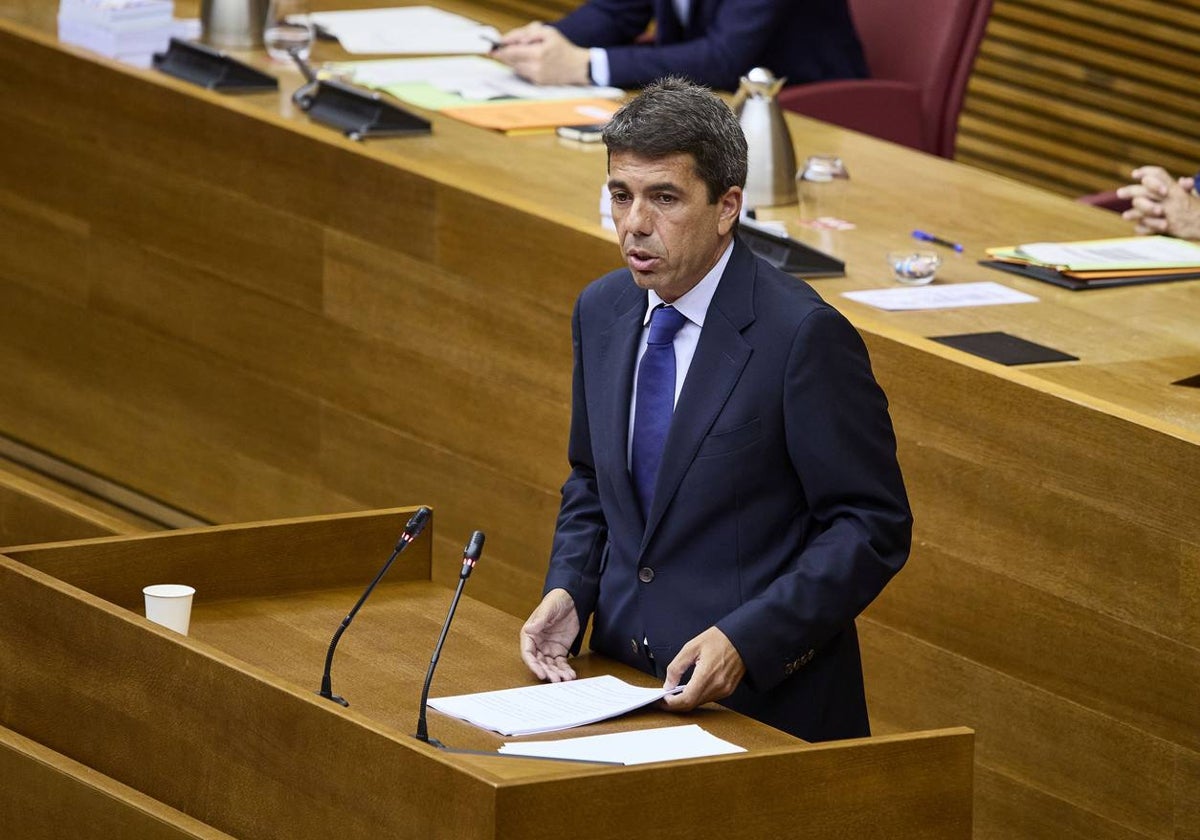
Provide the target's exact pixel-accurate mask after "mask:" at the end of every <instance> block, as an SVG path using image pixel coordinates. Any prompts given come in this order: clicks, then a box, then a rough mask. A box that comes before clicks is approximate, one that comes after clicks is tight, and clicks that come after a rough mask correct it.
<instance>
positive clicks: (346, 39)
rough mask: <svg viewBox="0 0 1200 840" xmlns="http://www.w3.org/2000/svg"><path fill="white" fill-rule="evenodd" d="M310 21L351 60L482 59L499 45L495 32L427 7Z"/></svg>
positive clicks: (363, 11)
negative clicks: (353, 57)
mask: <svg viewBox="0 0 1200 840" xmlns="http://www.w3.org/2000/svg"><path fill="white" fill-rule="evenodd" d="M312 22H313V25H314V26H316V27H318V28H319V29H321V30H322V31H323V32H324V33H326V34H328V35H332V36H333V37H335V38H337V39H338V41H339V42H341V45H342V47H343V48H344V49H345V50H346V52H348V53H353V54H355V55H359V54H391V55H471V54H485V53H488V52H491V49H492V46H493V45H494V44H495V43H496V42H497V41H499V40H500V33H499V32H497V31H496V28H495V27H493V26H484V25H483V24H482V23H478V22H476V21H473V20H471V19H470V18H465V17H463V16H462V15H456V14H453V13H451V12H444V11H442V10H441V9H435V8H433V7H432V6H403V7H399V8H391V9H357V10H354V11H348V12H317V13H315V14H313V15H312Z"/></svg>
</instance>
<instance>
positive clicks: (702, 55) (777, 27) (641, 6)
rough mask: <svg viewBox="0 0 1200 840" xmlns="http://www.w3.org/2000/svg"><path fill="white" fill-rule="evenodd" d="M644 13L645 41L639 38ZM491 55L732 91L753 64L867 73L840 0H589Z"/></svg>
mask: <svg viewBox="0 0 1200 840" xmlns="http://www.w3.org/2000/svg"><path fill="white" fill-rule="evenodd" d="M651 21H653V22H654V40H653V42H652V43H640V42H638V39H639V36H641V35H642V34H643V33H644V32H645V31H646V29H647V27H648V26H649V24H650V22H651ZM492 57H493V58H496V59H497V60H499V61H502V62H504V63H505V64H507V65H509V66H510V67H512V68H513V69H514V70H516V71H517V73H518V74H519V75H521V76H523V77H524V78H526V79H528V80H529V81H531V82H535V83H537V84H540V85H563V84H571V85H575V84H579V85H585V84H598V85H613V86H615V87H621V88H631V87H641V86H643V85H645V84H648V83H649V82H652V81H654V80H655V79H658V78H661V77H663V76H668V75H675V76H683V77H686V78H687V79H689V80H691V81H692V82H695V83H697V84H701V85H706V86H708V87H712V88H718V89H720V90H736V89H737V87H738V80H739V78H740V77H741V76H743V75H745V74H746V73H747V72H748V71H749V70H750V69H751V68H754V67H766V68H767V69H769V70H770V71H771V72H772V73H774V74H775V75H776V76H786V77H787V80H788V83H789V84H799V83H801V82H812V81H816V80H818V79H851V78H865V77H866V76H867V75H868V74H867V65H866V60H865V59H864V58H863V52H862V45H861V44H860V43H859V41H858V35H857V34H856V33H855V31H854V24H853V23H852V21H851V19H850V11H849V9H848V8H847V6H846V0H587V2H585V3H584V4H583V5H581V6H580V7H579V8H578V9H576V10H575V11H573V12H571V14H569V15H567V16H566V17H565V18H563V19H562V20H560V21H558V22H557V23H555V24H552V25H547V24H542V23H530V24H528V25H526V26H522V27H520V28H519V29H514V30H513V31H512V32H509V33H507V34H506V35H505V36H504V37H503V38H502V39H501V41H500V45H499V47H497V48H496V49H495V50H494V51H493V52H492Z"/></svg>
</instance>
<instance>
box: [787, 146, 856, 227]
mask: <svg viewBox="0 0 1200 840" xmlns="http://www.w3.org/2000/svg"><path fill="white" fill-rule="evenodd" d="M849 185H850V173H849V172H847V171H846V165H845V164H844V163H842V159H841V158H840V157H838V156H837V155H811V156H810V157H809V158H808V160H806V161H805V162H804V166H803V167H802V168H801V169H800V171H799V172H797V173H796V188H797V192H798V193H799V197H800V217H801V218H802V219H804V220H805V221H812V220H814V219H818V218H821V217H823V216H832V217H839V216H841V214H842V205H843V204H844V203H845V199H846V188H847V187H848V186H849Z"/></svg>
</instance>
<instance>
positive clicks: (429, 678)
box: [417, 572, 469, 749]
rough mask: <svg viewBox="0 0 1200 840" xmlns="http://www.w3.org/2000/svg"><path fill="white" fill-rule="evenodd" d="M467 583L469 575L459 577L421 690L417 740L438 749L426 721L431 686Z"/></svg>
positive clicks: (437, 744) (438, 745) (440, 745)
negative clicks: (431, 737)
mask: <svg viewBox="0 0 1200 840" xmlns="http://www.w3.org/2000/svg"><path fill="white" fill-rule="evenodd" d="M468 573H469V572H468ZM466 583H467V574H466V573H464V574H461V575H459V578H458V587H457V588H456V589H455V590H454V599H453V600H451V601H450V610H449V612H447V613H446V623H445V624H443V625H442V634H441V635H440V636H438V640H437V645H436V646H434V648H433V656H431V657H430V658H429V670H428V671H427V672H426V673H425V687H424V688H423V689H422V690H421V716H420V717H419V718H418V719H417V740H419V741H424V742H425V743H426V744H433V745H434V746H436V747H442V744H441V743H440V742H439V741H437V740H436V739H435V740H430V738H429V728H428V725H427V723H426V720H425V713H426V709H427V708H428V706H429V686H430V685H431V684H432V683H433V672H434V669H436V668H437V663H438V658H439V657H440V656H441V655H442V645H443V644H445V642H446V635H447V634H448V633H449V632H450V622H452V621H454V611H455V610H456V609H458V599H459V598H461V597H462V593H463V587H464V586H466ZM442 749H445V747H442Z"/></svg>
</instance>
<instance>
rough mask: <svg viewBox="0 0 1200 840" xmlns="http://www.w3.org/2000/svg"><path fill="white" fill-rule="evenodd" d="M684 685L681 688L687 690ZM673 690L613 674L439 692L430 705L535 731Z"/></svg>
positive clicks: (506, 730)
mask: <svg viewBox="0 0 1200 840" xmlns="http://www.w3.org/2000/svg"><path fill="white" fill-rule="evenodd" d="M682 690H683V688H682V686H681V687H679V688H677V689H675V691H677V692H678V691H682ZM669 693H671V692H667V691H663V690H662V689H661V688H639V687H638V686H634V685H630V684H629V683H627V682H623V681H622V680H619V679H617V678H616V677H613V676H608V675H605V676H602V677H590V678H588V679H585V680H571V681H570V682H561V683H542V684H540V685H532V686H527V687H525V688H506V689H503V690H501V691H485V692H482V693H479V694H459V695H456V696H454V697H439V698H435V699H432V700H430V701H429V705H430V706H431V707H433V708H435V709H437V710H438V711H439V712H442V713H443V714H447V715H450V716H451V717H456V718H461V719H462V720H465V721H467V722H468V723H473V724H475V725H476V726H479V727H482V728H484V729H491V730H493V731H495V732H499V733H500V734H501V735H533V734H536V733H539V732H554V731H557V730H560V729H570V728H571V727H573V726H583V725H584V724H585V723H595V722H596V721H598V720H606V719H607V718H611V717H616V716H617V715H622V714H625V713H626V712H629V711H632V710H634V709H638V708H641V707H642V706H646V705H649V704H650V703H653V702H655V701H656V700H659V699H661V698H663V697H665V696H666V695H667V694H669Z"/></svg>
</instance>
